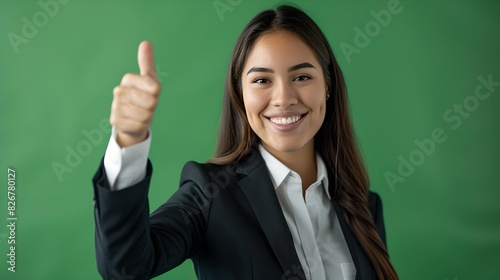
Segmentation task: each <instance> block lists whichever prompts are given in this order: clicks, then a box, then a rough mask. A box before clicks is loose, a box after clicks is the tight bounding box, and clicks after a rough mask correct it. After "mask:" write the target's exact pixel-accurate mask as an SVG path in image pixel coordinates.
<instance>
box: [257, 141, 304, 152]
mask: <svg viewBox="0 0 500 280" xmlns="http://www.w3.org/2000/svg"><path fill="white" fill-rule="evenodd" d="M262 142H263V144H264V143H265V144H264V147H266V146H267V147H269V148H271V149H273V150H275V151H277V152H280V153H293V152H297V151H300V150H301V149H303V148H304V147H306V146H307V144H308V143H298V141H279V142H278V143H276V142H274V143H269V142H264V141H262Z"/></svg>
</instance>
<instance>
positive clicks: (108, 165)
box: [104, 127, 152, 191]
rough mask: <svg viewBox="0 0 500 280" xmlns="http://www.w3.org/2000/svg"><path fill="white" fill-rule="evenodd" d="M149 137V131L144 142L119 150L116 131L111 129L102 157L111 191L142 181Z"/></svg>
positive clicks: (149, 141)
mask: <svg viewBox="0 0 500 280" xmlns="http://www.w3.org/2000/svg"><path fill="white" fill-rule="evenodd" d="M151 137H152V135H151V131H149V133H148V138H146V140H144V141H142V142H140V143H137V144H135V145H132V146H130V147H126V148H121V147H120V146H119V145H118V143H117V142H116V130H115V128H114V127H113V128H112V130H111V137H110V139H109V143H108V147H107V149H106V154H105V155H104V169H105V170H106V175H107V177H108V182H109V185H110V187H111V190H112V191H118V190H122V189H125V188H127V187H130V186H133V185H134V184H136V183H138V182H140V181H141V180H142V179H144V177H145V176H146V165H147V163H148V155H149V147H150V146H151Z"/></svg>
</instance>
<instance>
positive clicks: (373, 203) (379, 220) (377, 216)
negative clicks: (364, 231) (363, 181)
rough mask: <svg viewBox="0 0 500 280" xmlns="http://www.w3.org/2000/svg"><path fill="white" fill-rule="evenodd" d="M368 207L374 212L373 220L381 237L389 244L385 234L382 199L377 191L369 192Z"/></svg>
mask: <svg viewBox="0 0 500 280" xmlns="http://www.w3.org/2000/svg"><path fill="white" fill-rule="evenodd" d="M368 209H369V210H370V213H371V214H372V217H373V221H374V223H375V226H376V228H377V231H378V233H379V235H380V238H381V239H382V241H383V242H384V244H385V245H386V246H387V240H386V234H385V224H384V214H383V210H382V199H381V198H380V196H379V195H378V194H377V193H375V192H371V191H370V192H369V193H368Z"/></svg>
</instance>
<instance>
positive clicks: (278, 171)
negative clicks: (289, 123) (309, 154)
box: [259, 144, 331, 199]
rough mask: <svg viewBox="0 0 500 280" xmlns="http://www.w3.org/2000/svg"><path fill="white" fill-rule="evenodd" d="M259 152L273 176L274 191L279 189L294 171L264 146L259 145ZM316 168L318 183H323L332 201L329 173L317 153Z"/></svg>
mask: <svg viewBox="0 0 500 280" xmlns="http://www.w3.org/2000/svg"><path fill="white" fill-rule="evenodd" d="M259 151H260V154H261V155H262V158H263V159H264V162H265V163H266V166H267V169H268V170H269V174H270V176H271V181H272V182H273V185H274V189H277V188H278V187H279V186H280V185H281V184H282V183H283V181H285V179H286V177H287V176H288V174H290V172H292V170H291V169H290V168H288V167H287V166H286V165H284V164H283V163H282V162H281V161H279V160H278V159H277V158H275V157H274V156H273V155H271V153H269V152H268V151H267V150H266V149H265V148H264V147H263V146H262V144H259ZM316 166H317V169H318V172H317V177H316V182H317V181H322V183H323V188H324V189H325V192H326V194H327V196H328V199H331V197H330V192H329V191H328V172H327V170H326V166H325V163H324V162H323V159H322V158H321V157H320V156H319V155H318V154H317V153H316Z"/></svg>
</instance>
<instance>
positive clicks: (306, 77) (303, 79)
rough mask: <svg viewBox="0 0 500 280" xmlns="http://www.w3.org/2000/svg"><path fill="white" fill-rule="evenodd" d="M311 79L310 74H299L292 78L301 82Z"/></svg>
mask: <svg viewBox="0 0 500 280" xmlns="http://www.w3.org/2000/svg"><path fill="white" fill-rule="evenodd" d="M310 79H312V78H311V77H310V76H308V75H299V76H297V77H295V79H293V80H294V81H299V82H302V81H307V80H310Z"/></svg>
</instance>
